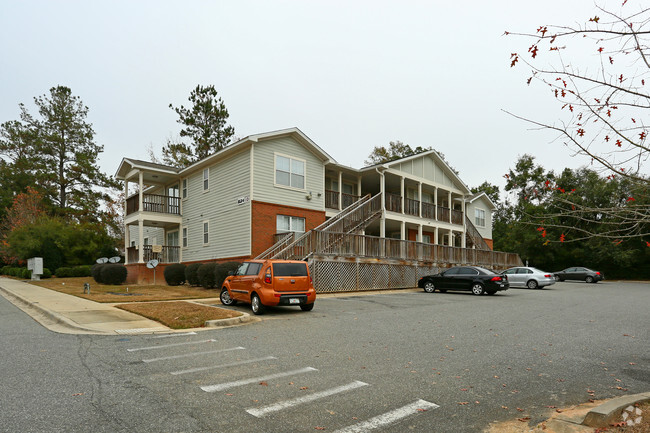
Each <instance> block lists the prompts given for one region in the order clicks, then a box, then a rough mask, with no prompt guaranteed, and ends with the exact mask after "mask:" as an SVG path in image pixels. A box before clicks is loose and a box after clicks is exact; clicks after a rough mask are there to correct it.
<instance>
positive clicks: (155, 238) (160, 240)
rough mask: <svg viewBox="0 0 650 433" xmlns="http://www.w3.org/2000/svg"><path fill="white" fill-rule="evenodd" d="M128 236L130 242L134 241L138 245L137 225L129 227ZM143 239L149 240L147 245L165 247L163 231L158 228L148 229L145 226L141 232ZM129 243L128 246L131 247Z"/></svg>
mask: <svg viewBox="0 0 650 433" xmlns="http://www.w3.org/2000/svg"><path fill="white" fill-rule="evenodd" d="M128 227H129V234H130V236H131V242H134V241H135V244H136V245H138V233H139V229H138V226H137V225H130V226H128ZM142 233H143V238H149V245H166V239H165V231H164V230H163V229H161V228H160V227H149V226H145V227H143V230H142ZM131 242H129V246H131Z"/></svg>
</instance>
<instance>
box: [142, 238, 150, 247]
mask: <svg viewBox="0 0 650 433" xmlns="http://www.w3.org/2000/svg"><path fill="white" fill-rule="evenodd" d="M142 244H143V245H149V238H148V237H145V238H144V239H143V240H142Z"/></svg>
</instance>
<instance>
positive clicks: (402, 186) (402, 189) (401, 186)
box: [399, 176, 406, 214]
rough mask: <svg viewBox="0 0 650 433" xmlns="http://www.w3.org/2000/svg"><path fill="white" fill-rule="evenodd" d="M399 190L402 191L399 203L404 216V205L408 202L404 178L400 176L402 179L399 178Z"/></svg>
mask: <svg viewBox="0 0 650 433" xmlns="http://www.w3.org/2000/svg"><path fill="white" fill-rule="evenodd" d="M399 188H400V191H401V192H400V198H399V202H400V206H401V208H402V214H404V203H405V202H406V200H405V199H404V176H400V178H399Z"/></svg>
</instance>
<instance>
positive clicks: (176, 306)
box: [117, 301, 242, 329]
mask: <svg viewBox="0 0 650 433" xmlns="http://www.w3.org/2000/svg"><path fill="white" fill-rule="evenodd" d="M117 308H121V309H122V310H125V311H130V312H131V313H135V314H139V315H141V316H144V317H146V318H147V319H151V320H155V321H156V322H160V323H162V324H163V325H165V326H168V327H170V328H172V329H187V328H200V327H202V326H204V324H205V321H206V320H218V319H229V318H231V317H239V316H241V315H242V313H240V312H238V311H232V310H225V309H223V308H218V307H208V306H206V305H199V304H195V303H192V302H182V301H178V302H145V303H132V304H122V305H117Z"/></svg>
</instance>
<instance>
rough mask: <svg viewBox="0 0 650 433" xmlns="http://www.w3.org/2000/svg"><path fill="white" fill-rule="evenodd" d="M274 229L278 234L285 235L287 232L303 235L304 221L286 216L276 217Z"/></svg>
mask: <svg viewBox="0 0 650 433" xmlns="http://www.w3.org/2000/svg"><path fill="white" fill-rule="evenodd" d="M276 229H277V232H278V233H287V232H299V233H304V231H305V219H304V218H300V217H294V216H288V215H278V217H277V227H276Z"/></svg>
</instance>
